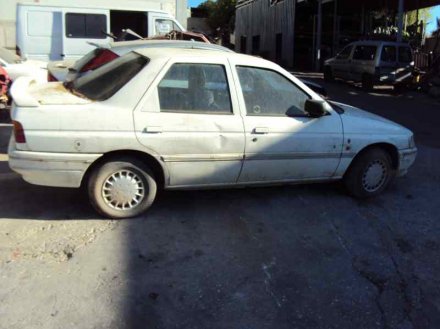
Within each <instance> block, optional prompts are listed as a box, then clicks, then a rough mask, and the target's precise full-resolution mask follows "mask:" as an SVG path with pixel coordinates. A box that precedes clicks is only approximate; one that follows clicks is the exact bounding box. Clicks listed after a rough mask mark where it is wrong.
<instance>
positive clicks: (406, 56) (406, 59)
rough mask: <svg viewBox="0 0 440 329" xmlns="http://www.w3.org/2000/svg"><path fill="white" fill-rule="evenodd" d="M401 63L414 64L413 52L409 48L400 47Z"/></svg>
mask: <svg viewBox="0 0 440 329" xmlns="http://www.w3.org/2000/svg"><path fill="white" fill-rule="evenodd" d="M399 62H401V63H410V62H412V52H411V48H409V47H399Z"/></svg>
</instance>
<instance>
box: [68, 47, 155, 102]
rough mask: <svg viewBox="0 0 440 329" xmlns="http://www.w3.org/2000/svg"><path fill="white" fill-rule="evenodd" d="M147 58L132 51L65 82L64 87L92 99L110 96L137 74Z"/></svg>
mask: <svg viewBox="0 0 440 329" xmlns="http://www.w3.org/2000/svg"><path fill="white" fill-rule="evenodd" d="M148 62H149V59H148V58H146V57H143V56H141V55H139V54H136V53H134V52H131V53H128V54H126V55H124V56H122V57H119V58H117V59H115V60H114V61H112V62H109V63H107V64H105V65H103V66H101V67H100V68H98V69H97V70H95V71H93V72H91V73H90V74H87V75H84V76H81V77H78V78H76V79H75V80H73V81H72V82H67V83H65V86H66V88H68V89H69V90H71V91H72V92H74V93H76V94H80V95H81V96H84V97H87V98H89V99H91V100H94V101H103V100H106V99H108V98H110V97H112V96H113V95H114V94H116V92H118V90H119V89H121V88H122V87H123V86H124V85H125V84H126V83H127V82H128V81H130V80H131V79H132V78H133V77H134V76H135V75H136V74H138V73H139V72H140V71H141V70H142V69H143V68H144V67H145V66H146V65H147V64H148Z"/></svg>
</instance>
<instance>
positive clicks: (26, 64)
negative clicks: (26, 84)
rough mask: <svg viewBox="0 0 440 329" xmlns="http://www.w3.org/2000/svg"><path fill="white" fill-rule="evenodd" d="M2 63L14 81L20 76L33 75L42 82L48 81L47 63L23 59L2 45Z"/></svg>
mask: <svg viewBox="0 0 440 329" xmlns="http://www.w3.org/2000/svg"><path fill="white" fill-rule="evenodd" d="M0 65H1V66H2V67H4V69H5V70H6V72H8V75H9V77H10V78H11V80H12V81H14V80H16V79H18V78H19V77H32V78H34V79H36V80H38V81H40V82H44V81H47V63H46V62H43V61H35V60H21V59H20V57H18V56H17V55H15V54H14V53H13V52H12V51H10V50H8V49H6V48H3V47H0Z"/></svg>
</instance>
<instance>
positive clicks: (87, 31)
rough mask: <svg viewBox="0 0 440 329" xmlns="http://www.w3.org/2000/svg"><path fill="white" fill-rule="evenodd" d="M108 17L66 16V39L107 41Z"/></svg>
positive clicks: (96, 15)
mask: <svg viewBox="0 0 440 329" xmlns="http://www.w3.org/2000/svg"><path fill="white" fill-rule="evenodd" d="M105 31H107V17H106V16H105V15H101V14H77V13H67V14H66V37H68V38H93V39H105V38H106V35H105V34H104V33H103V32H105Z"/></svg>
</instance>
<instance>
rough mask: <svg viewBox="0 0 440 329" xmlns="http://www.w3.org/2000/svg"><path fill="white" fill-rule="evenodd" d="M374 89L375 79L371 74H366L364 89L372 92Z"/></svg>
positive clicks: (363, 77)
mask: <svg viewBox="0 0 440 329" xmlns="http://www.w3.org/2000/svg"><path fill="white" fill-rule="evenodd" d="M373 87H374V81H373V77H372V76H371V75H370V74H364V75H363V76H362V89H364V90H365V91H370V90H372V89H373Z"/></svg>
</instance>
